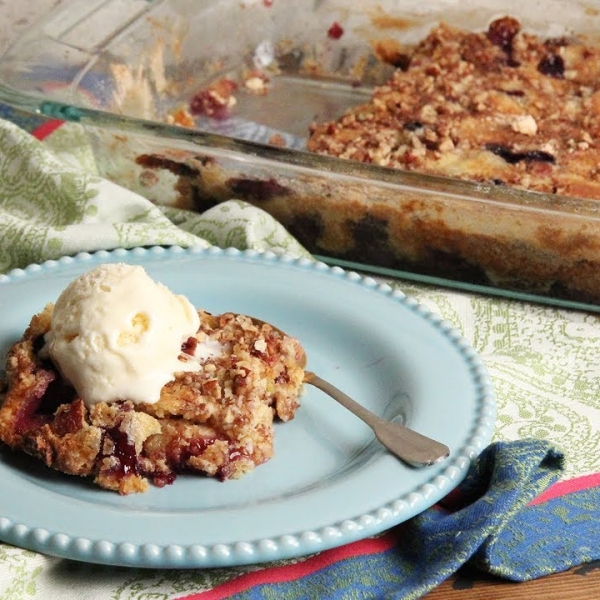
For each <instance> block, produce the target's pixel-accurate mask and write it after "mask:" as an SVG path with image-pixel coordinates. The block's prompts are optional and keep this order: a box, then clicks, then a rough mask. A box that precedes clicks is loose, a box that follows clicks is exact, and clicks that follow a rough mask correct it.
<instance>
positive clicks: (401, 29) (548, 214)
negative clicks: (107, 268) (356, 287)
mask: <svg viewBox="0 0 600 600" xmlns="http://www.w3.org/2000/svg"><path fill="white" fill-rule="evenodd" d="M599 12H600V2H592V1H590V0H587V1H581V2H579V1H574V0H564V1H560V0H546V1H534V2H522V1H517V0H493V1H489V2H483V1H479V2H477V1H474V0H423V1H421V2H419V3H415V2H413V1H411V0H382V1H380V2H378V3H373V2H362V1H360V0H295V1H294V2H291V1H284V0H220V1H219V2H214V1H209V0H204V1H202V0H154V1H153V0H64V1H63V2H62V3H60V4H59V5H58V6H57V8H55V9H54V10H53V11H52V12H50V13H49V14H47V15H46V16H45V17H44V18H43V19H42V20H41V21H40V22H39V23H38V24H37V25H36V26H34V27H32V28H31V29H30V30H28V31H27V32H26V33H25V34H24V35H23V36H22V37H21V38H20V39H19V40H18V41H17V42H16V43H15V44H14V45H13V46H12V47H11V48H10V49H9V50H8V51H7V52H6V53H5V55H4V56H3V57H2V58H1V60H0V102H4V103H7V104H9V105H11V106H13V107H15V108H18V109H19V110H25V111H29V112H32V113H38V114H43V115H47V116H51V117H58V118H61V119H66V120H71V121H77V122H80V123H82V124H83V125H84V126H85V128H86V130H87V131H88V133H89V136H90V140H91V143H92V147H93V149H94V154H95V158H96V161H97V165H98V169H99V171H100V173H101V174H102V175H103V176H105V177H107V178H109V179H111V180H113V181H115V182H117V183H119V184H120V185H123V186H125V187H128V188H130V189H132V190H134V191H136V192H138V193H141V194H142V195H144V196H146V197H147V198H149V199H150V200H152V201H153V202H155V203H158V204H165V205H169V206H176V207H180V208H188V209H192V210H195V211H203V210H205V209H207V208H209V207H211V206H213V205H215V204H216V203H218V202H221V201H223V200H227V199H230V198H239V199H243V200H246V201H248V202H251V203H253V204H255V205H257V206H259V207H261V208H263V209H264V210H266V211H268V212H270V213H271V214H273V215H274V216H275V217H276V218H277V219H278V220H279V221H280V222H282V223H283V224H284V225H285V226H286V227H287V228H288V229H289V230H290V231H291V232H292V233H293V234H294V235H295V236H296V237H297V238H298V239H299V241H300V242H301V243H303V244H304V245H305V246H306V247H307V248H308V249H309V250H311V251H312V252H313V253H315V254H316V255H318V256H319V257H320V258H323V259H324V260H326V261H328V262H330V263H334V264H340V265H342V266H346V267H350V268H354V269H359V270H364V271H371V272H374V273H381V274H384V275H396V276H400V277H405V278H408V279H412V280H417V281H421V282H425V283H442V284H444V285H449V286H454V287H458V288H463V289H472V290H476V291H485V292H489V293H494V294H499V295H505V296H509V297H516V298H521V299H525V300H535V301H541V302H546V303H553V304H558V305H563V306H570V307H576V308H584V309H588V310H598V307H599V306H600V210H599V208H600V202H597V201H595V200H594V199H582V198H568V197H562V196H558V195H551V194H544V193H539V192H530V191H524V190H519V189H511V188H508V187H502V186H497V185H493V184H484V183H476V182H469V181H463V180H454V179H449V178H444V177H436V176H430V175H423V174H419V173H417V172H414V171H411V172H408V171H402V170H397V169H390V168H386V167H378V166H375V165H372V164H364V163H358V162H353V161H349V160H343V159H338V158H334V157H328V156H322V155H317V154H314V153H311V152H308V151H307V150H306V140H307V138H308V133H309V127H310V124H311V123H312V122H313V121H316V122H321V121H326V120H330V119H334V118H336V117H337V116H339V115H341V114H342V113H343V112H344V110H346V109H347V108H349V107H352V106H354V105H357V104H359V103H361V102H364V101H365V100H366V99H367V98H368V97H369V96H370V94H371V91H372V89H373V86H375V85H377V84H379V83H382V82H384V81H386V80H387V79H388V78H389V77H390V75H391V73H392V71H393V67H392V66H390V65H389V64H387V63H385V62H383V61H381V60H379V59H378V58H377V53H376V52H375V50H374V49H375V48H376V46H377V44H379V43H385V41H386V40H389V39H394V40H396V41H400V42H402V43H414V42H417V41H418V40H419V39H421V38H422V37H424V36H425V35H426V34H427V32H428V31H429V30H430V29H431V28H432V27H433V26H434V25H436V24H437V23H439V22H440V21H445V22H447V23H449V24H451V25H455V26H460V27H461V28H466V29H471V30H484V29H485V28H486V27H487V26H488V24H489V23H490V21H491V20H493V19H495V18H498V17H500V16H504V15H511V16H514V17H516V18H518V19H519V20H520V22H521V23H522V26H523V28H524V29H525V30H527V31H530V32H532V33H536V34H540V35H543V36H568V35H571V34H573V33H578V34H585V35H590V36H592V35H593V34H594V30H595V22H596V19H594V18H592V17H594V16H597V15H598V14H599ZM223 86H225V87H223ZM207 90H213V91H215V90H216V91H217V92H218V94H217V96H216V97H215V96H214V95H212V96H207V95H206V92H207ZM215 98H216V99H217V100H218V102H216V103H215V102H214V100H215ZM194 99H196V101H197V102H205V105H204V108H205V109H206V110H204V111H203V113H202V114H199V115H190V113H189V110H187V109H188V108H189V106H190V103H191V102H192V101H194ZM206 102H208V104H206ZM211 102H212V103H211ZM192 118H193V120H191V119H192Z"/></svg>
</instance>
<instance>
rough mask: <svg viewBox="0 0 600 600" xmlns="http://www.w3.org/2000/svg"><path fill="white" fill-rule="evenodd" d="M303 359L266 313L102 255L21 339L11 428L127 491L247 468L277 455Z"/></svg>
mask: <svg viewBox="0 0 600 600" xmlns="http://www.w3.org/2000/svg"><path fill="white" fill-rule="evenodd" d="M304 363H305V354H304V351H303V349H302V347H301V345H300V343H299V342H298V341H297V340H296V339H294V338H292V337H289V336H286V335H284V334H282V333H281V332H279V331H278V330H276V329H274V328H272V327H271V326H270V325H268V324H263V323H255V322H254V321H253V320H252V319H250V318H249V317H246V316H243V315H237V314H234V313H225V314H222V315H220V316H214V315H211V314H209V313H207V312H205V311H202V310H200V311H196V310H195V309H194V308H193V307H192V306H191V304H189V302H188V301H187V299H185V298H184V297H182V296H175V295H173V294H171V292H169V291H168V290H167V289H166V288H164V286H161V285H160V284H157V283H155V282H153V281H152V280H150V278H149V277H148V276H147V275H146V273H145V271H144V270H143V269H142V268H141V267H134V266H130V265H123V264H118V265H116V264H111V265H102V266H101V267H98V268H97V269H94V270H93V271H90V272H89V273H86V274H84V275H83V276H81V277H80V278H78V279H76V280H74V281H73V282H72V283H71V284H70V285H69V286H68V287H67V288H66V289H65V291H64V292H63V294H61V296H60V297H59V298H58V300H57V302H56V304H55V305H52V304H49V305H48V306H46V307H45V308H44V310H43V311H42V312H40V313H39V314H37V315H35V316H34V317H33V318H32V320H31V322H30V324H29V327H28V328H27V330H26V331H25V333H24V335H23V338H22V339H21V340H19V341H18V342H16V343H15V344H14V345H13V346H12V347H11V349H10V350H9V352H8V356H7V361H6V381H5V383H4V390H3V391H2V394H1V396H0V402H1V403H2V405H1V407H0V439H1V440H2V441H3V442H4V443H5V444H7V445H8V446H10V447H11V448H13V449H15V450H18V451H23V452H26V453H27V454H30V455H31V456H34V457H36V458H38V459H40V460H42V461H43V462H44V463H45V464H46V465H48V466H49V467H52V468H54V469H56V470H58V471H62V472H63V473H68V474H72V475H80V476H84V477H91V478H93V480H94V482H95V483H96V484H97V485H99V486H101V487H103V488H107V489H110V490H115V491H118V492H119V493H120V494H129V493H132V492H143V491H145V490H146V489H147V488H148V484H149V481H151V482H152V483H154V484H155V485H157V486H159V487H162V486H164V485H166V484H170V483H172V482H173V481H174V480H175V478H176V476H177V474H179V473H184V472H194V473H198V474H203V475H206V476H213V477H216V478H219V479H221V480H226V479H235V478H239V477H241V476H242V475H243V474H245V473H247V472H248V471H251V470H252V469H254V468H255V467H256V466H257V465H260V464H262V463H264V462H265V461H267V460H269V459H270V458H271V457H272V456H273V435H274V431H273V426H274V421H275V420H276V419H279V420H281V421H288V420H290V419H292V418H293V417H294V415H295V412H296V409H297V408H298V406H299V396H300V393H301V390H302V382H303V377H304V369H303V367H304Z"/></svg>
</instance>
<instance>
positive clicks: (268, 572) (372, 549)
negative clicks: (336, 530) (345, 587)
mask: <svg viewBox="0 0 600 600" xmlns="http://www.w3.org/2000/svg"><path fill="white" fill-rule="evenodd" d="M395 539H396V538H395V536H394V535H393V533H392V532H387V533H386V534H384V535H382V536H380V537H376V538H368V539H366V540H359V541H358V542H352V543H350V544H346V545H345V546H340V547H339V548H332V549H331V550H325V551H323V552H321V553H320V554H316V555H315V556H312V557H310V558H307V559H306V560H303V561H301V562H298V563H296V564H292V565H283V566H281V567H271V568H266V569H261V570H258V571H254V572H252V573H246V574H244V575H240V576H239V577H236V578H235V579H232V580H230V581H228V582H226V583H223V584H221V585H219V586H217V587H215V588H213V589H212V590H207V591H206V592H199V593H197V594H192V595H191V596H182V597H181V598H179V600H223V598H227V597H228V596H231V595H232V594H236V593H239V592H242V591H244V590H246V589H248V588H251V587H255V586H257V585H262V584H265V583H282V582H284V581H292V580H293V579H299V578H300V577H304V576H305V575H309V574H310V573H314V572H315V571H318V570H319V569H323V568H325V567H328V566H330V565H332V564H334V563H336V562H339V561H341V560H344V559H345V558H351V557H353V556H358V555H368V554H376V553H378V552H384V551H385V550H389V549H390V548H391V547H392V546H393V545H394V542H395Z"/></svg>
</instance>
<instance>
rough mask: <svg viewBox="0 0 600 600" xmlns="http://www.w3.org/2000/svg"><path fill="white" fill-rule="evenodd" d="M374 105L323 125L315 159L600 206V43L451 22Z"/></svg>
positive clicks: (382, 89) (418, 50)
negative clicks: (596, 202) (469, 28)
mask: <svg viewBox="0 0 600 600" xmlns="http://www.w3.org/2000/svg"><path fill="white" fill-rule="evenodd" d="M380 54H382V55H383V56H384V57H385V58H386V59H387V60H389V61H391V62H393V63H394V64H395V66H397V68H396V69H395V72H394V74H393V76H392V77H391V79H389V80H388V81H387V82H386V83H385V84H384V85H380V86H378V87H376V88H375V90H374V91H373V94H372V96H371V98H370V100H369V102H367V103H365V104H361V105H359V106H356V107H354V108H352V109H350V110H348V111H347V112H346V113H345V114H344V115H341V116H340V118H339V119H337V120H336V121H330V122H326V123H319V124H314V125H313V127H312V131H311V136H310V139H309V141H308V148H309V150H312V151H313V152H318V153H321V154H328V155H333V156H337V157H341V158H347V159H352V160H357V161H361V162H366V163H372V164H376V165H381V166H386V167H394V168H401V169H407V170H414V171H419V172H421V173H428V174H434V175H442V176H448V177H452V178H460V179H469V180H475V181H481V182H486V183H492V184H496V185H507V186H511V187H519V188H523V189H529V190H536V191H541V192H547V193H551V194H562V195H567V196H575V197H587V198H600V170H599V168H598V165H599V164H600V145H599V144H598V142H597V141H598V139H599V137H600V87H599V84H598V82H599V78H598V74H599V73H600V46H598V45H594V44H591V43H589V42H586V41H585V40H583V39H574V38H573V39H571V38H567V37H561V38H547V39H545V38H542V37H540V36H536V35H533V34H529V33H526V32H523V31H521V24H520V22H519V21H517V20H516V19H514V18H512V17H503V18H500V19H497V20H495V21H493V22H492V23H491V24H490V25H489V27H488V29H487V30H486V31H483V32H469V31H463V30H460V29H457V28H454V27H450V26H448V25H446V24H443V23H442V24H440V25H438V26H437V27H435V28H434V29H433V30H432V31H431V32H430V33H429V35H428V36H427V37H425V38H424V39H423V40H422V41H421V42H420V43H419V44H417V45H415V46H414V47H402V46H400V45H398V46H397V47H394V46H393V45H392V46H391V47H390V46H389V45H388V46H387V47H385V46H384V47H382V48H381V49H380Z"/></svg>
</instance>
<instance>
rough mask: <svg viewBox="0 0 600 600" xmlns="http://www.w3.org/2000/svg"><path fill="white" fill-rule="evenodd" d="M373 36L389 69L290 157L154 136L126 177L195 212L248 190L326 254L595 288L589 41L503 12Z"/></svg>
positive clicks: (597, 242) (500, 283)
mask: <svg viewBox="0 0 600 600" xmlns="http://www.w3.org/2000/svg"><path fill="white" fill-rule="evenodd" d="M373 44H374V46H375V47H376V49H377V54H378V56H379V58H380V59H381V60H385V61H388V62H390V63H394V64H395V65H396V69H395V72H394V74H393V76H392V77H391V78H389V80H388V81H387V82H385V83H382V84H381V85H379V86H378V87H376V88H374V89H373V92H372V96H371V99H370V100H369V101H367V102H364V100H363V99H361V102H360V104H358V103H357V104H358V106H356V107H354V108H350V109H348V111H347V112H346V113H345V114H342V115H340V116H339V118H337V119H335V120H329V121H327V122H321V123H314V124H313V126H312V127H311V131H310V137H309V139H308V141H307V144H308V149H309V150H310V151H311V152H307V153H297V154H294V161H295V162H292V161H291V160H290V163H289V164H287V163H286V162H285V161H283V160H282V161H280V162H278V163H276V162H275V161H274V160H271V158H272V157H273V156H275V153H274V152H273V151H272V150H269V152H270V154H266V155H265V157H266V158H265V160H260V159H261V155H260V152H259V151H258V150H257V156H256V157H253V161H248V160H247V159H246V158H245V157H244V156H243V155H242V154H240V155H239V156H238V155H236V154H234V153H231V154H228V155H212V154H211V152H210V149H207V148H205V149H202V148H191V147H190V148H183V147H182V148H181V149H167V148H164V149H162V148H160V146H159V145H156V146H155V147H154V148H152V149H149V150H148V151H146V152H139V151H135V150H134V153H133V157H132V162H135V163H136V168H137V169H139V171H138V173H139V175H138V177H139V181H140V182H141V181H144V182H146V181H149V180H151V179H152V177H154V178H155V179H157V180H158V179H161V178H164V181H169V180H171V181H173V185H172V189H173V192H174V193H173V194H172V196H171V197H170V199H169V200H168V204H170V205H172V206H178V207H181V208H187V209H192V210H195V211H198V212H203V211H206V210H208V209H210V208H211V207H213V206H214V205H215V204H218V203H220V202H223V201H226V200H229V199H231V198H237V199H241V200H245V201H247V202H250V203H252V204H254V205H256V206H259V207H260V208H262V209H264V210H266V211H267V212H268V213H270V214H271V215H272V216H274V217H275V218H276V219H277V220H279V221H280V222H281V223H282V224H283V225H284V226H285V227H286V228H287V229H288V230H289V231H290V232H291V233H292V234H293V235H294V236H295V237H296V238H297V239H298V240H299V241H300V243H301V244H302V245H303V246H304V247H306V248H307V249H308V250H310V251H311V252H313V253H314V254H317V255H320V256H323V257H326V259H327V258H331V259H334V260H342V261H350V262H351V263H355V264H358V265H365V266H367V267H369V268H371V267H376V268H380V267H383V268H390V269H394V270H396V271H398V270H399V271H404V272H408V273H417V274H419V275H428V276H436V277H441V278H443V279H445V280H449V281H459V282H466V283H468V284H478V285H484V286H491V287H494V288H498V289H505V290H516V291H520V292H521V291H524V292H528V293H534V294H537V295H541V296H547V297H551V298H560V299H567V300H575V301H582V302H589V303H598V302H600V219H599V218H598V204H597V199H599V198H600V176H599V172H598V164H599V159H600V153H599V145H598V139H599V134H600V129H599V128H600V110H599V109H598V106H600V83H599V82H600V77H598V76H597V74H598V73H600V45H598V44H595V43H594V42H592V41H590V40H586V39H584V38H577V37H575V36H573V37H564V36H563V37H559V38H544V37H542V36H540V35H535V34H533V33H530V32H527V31H525V30H524V29H523V28H522V27H521V24H520V23H519V21H518V20H516V19H515V18H513V17H510V16H505V17H502V18H499V19H497V20H495V21H492V22H491V23H490V24H489V26H487V27H486V28H485V29H482V30H479V31H466V30H462V29H457V28H455V27H451V26H449V25H446V24H444V23H441V24H438V25H436V26H435V27H434V28H433V29H432V30H431V31H430V33H429V34H428V35H427V36H425V37H424V38H423V39H422V41H421V42H419V43H416V44H411V45H403V44H401V43H400V42H399V41H394V40H391V41H390V40H386V43H385V44H384V43H383V42H382V41H381V40H379V41H378V42H377V43H375V42H373ZM363 93H364V90H363ZM119 147H120V148H121V147H122V146H119ZM290 156H291V154H290ZM321 159H323V160H321ZM338 159H343V160H338ZM332 161H333V162H332ZM151 176H152V177H151ZM156 190H157V191H156V194H155V195H153V188H152V186H148V187H144V188H140V192H141V193H143V194H146V195H148V197H150V198H151V199H153V201H155V202H157V203H162V202H165V200H164V198H165V197H166V195H165V194H164V193H163V188H160V190H159V188H158V186H157V187H156ZM159 192H160V194H159Z"/></svg>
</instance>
